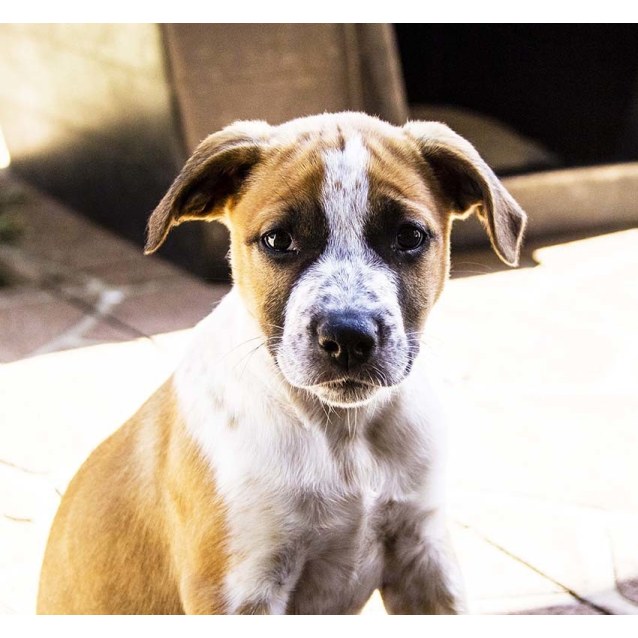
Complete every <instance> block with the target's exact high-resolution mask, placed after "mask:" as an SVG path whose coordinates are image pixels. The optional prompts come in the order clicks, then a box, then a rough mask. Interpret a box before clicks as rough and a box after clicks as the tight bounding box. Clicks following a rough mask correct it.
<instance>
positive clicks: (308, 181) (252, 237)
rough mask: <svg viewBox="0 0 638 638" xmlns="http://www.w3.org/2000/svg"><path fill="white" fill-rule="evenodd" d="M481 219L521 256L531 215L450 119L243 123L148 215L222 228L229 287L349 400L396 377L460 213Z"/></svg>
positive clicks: (312, 385)
mask: <svg viewBox="0 0 638 638" xmlns="http://www.w3.org/2000/svg"><path fill="white" fill-rule="evenodd" d="M473 210H476V211H477V212H478V213H479V215H480V216H481V218H482V220H483V221H484V223H485V226H486V228H487V230H488V233H489V235H490V238H491V240H492V244H493V246H494V248H495V250H496V251H497V253H498V254H499V256H500V257H501V258H502V259H503V260H504V261H506V262H507V263H510V264H512V265H513V264H515V263H516V261H517V258H518V250H519V245H520V240H521V236H522V232H523V227H524V223H525V215H524V213H523V212H522V211H521V209H520V208H519V207H518V205H517V204H516V203H515V202H514V200H513V199H512V198H511V197H510V196H509V194H508V193H507V192H506V191H505V190H504V188H503V187H502V185H501V184H500V182H499V181H498V180H497V179H496V177H495V176H494V174H493V173H492V171H491V170H490V169H489V168H488V167H487V166H486V165H485V163H484V162H483V161H482V160H481V158H480V157H479V156H478V154H477V153H476V151H475V150H474V148H473V147H472V146H471V145H470V144H469V143H468V142H467V141H466V140H464V139H462V138H460V137H459V136H458V135H456V134H455V133H453V132H452V131H451V130H450V129H448V128H447V127H446V126H444V125H442V124H438V123H431V122H430V123H426V122H413V123H410V124H408V125H406V126H405V127H403V128H397V127H394V126H391V125H389V124H386V123H384V122H381V121H379V120H377V119H376V118H372V117H368V116H366V115H363V114H360V113H341V114H335V115H322V116H315V117H309V118H303V119H300V120H293V121H292V122H289V123H287V124H283V125H281V126H278V127H271V126H269V125H267V124H266V123H264V122H239V123H236V124H234V125H232V126H230V127H228V128H226V129H224V130H223V131H221V132H220V133H217V134H214V135H212V136H210V137H209V138H208V139H207V140H205V141H204V142H203V143H202V144H201V145H200V146H199V148H198V149H197V150H196V151H195V153H194V155H193V156H192V157H191V159H190V160H189V161H188V163H187V164H186V166H185V168H184V170H183V171H182V173H181V174H180V175H179V176H178V178H177V179H176V181H175V183H174V184H173V186H172V187H171V189H170V190H169V192H168V193H167V194H166V196H165V197H164V199H163V200H162V202H161V203H160V205H159V206H158V208H157V209H156V210H155V212H154V213H153V215H152V217H151V219H150V222H149V238H148V244H147V252H153V251H154V250H156V249H157V248H158V247H159V246H160V245H161V243H162V242H163V240H164V238H165V237H166V235H167V233H168V231H169V230H170V228H171V226H174V225H177V224H179V223H181V222H182V221H185V220H188V219H215V218H217V219H220V220H222V221H224V223H226V225H227V226H228V228H229V229H230V232H231V263H232V270H233V277H234V280H235V283H236V284H237V285H238V286H239V288H240V290H241V292H242V295H243V297H244V299H245V301H246V303H247V306H248V308H249V310H250V311H251V312H252V313H253V315H254V316H255V317H257V319H258V321H259V323H260V325H261V328H262V330H263V333H264V335H265V336H266V338H267V346H268V349H269V351H270V353H271V355H272V356H273V358H274V360H275V361H276V363H277V365H278V367H279V369H280V370H281V372H282V374H283V376H284V377H285V378H286V380H287V381H288V382H289V383H290V384H291V385H293V386H295V387H298V388H303V389H306V390H308V391H310V392H312V393H313V394H315V395H317V396H318V397H319V398H320V399H321V400H322V401H324V402H326V403H328V404H332V405H338V406H353V405H357V404H361V403H365V402H366V401H368V400H369V399H371V398H372V397H373V396H374V395H375V394H376V393H377V392H378V390H379V389H380V388H382V387H387V386H394V385H397V384H399V383H400V382H401V381H402V380H403V379H404V378H405V377H406V376H407V374H408V373H409V372H410V368H411V366H412V362H413V361H414V358H415V357H416V355H417V354H418V350H419V343H420V336H421V331H422V329H423V325H424V322H425V319H426V317H427V315H428V312H429V311H430V309H431V308H432V305H433V304H434V302H435V301H436V299H437V298H438V296H439V294H440V292H441V290H442V288H443V284H444V281H445V279H446V277H447V273H448V263H449V257H448V255H449V235H450V226H451V222H452V218H453V216H454V215H463V214H467V213H468V212H472V211H473Z"/></svg>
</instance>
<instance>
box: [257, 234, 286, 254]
mask: <svg viewBox="0 0 638 638" xmlns="http://www.w3.org/2000/svg"><path fill="white" fill-rule="evenodd" d="M261 241H262V243H263V244H264V246H266V248H268V249H269V250H273V251H275V252H276V253H287V252H291V251H292V236H291V235H290V233H287V232H286V231H285V230H271V231H270V232H269V233H266V234H265V235H262V237H261Z"/></svg>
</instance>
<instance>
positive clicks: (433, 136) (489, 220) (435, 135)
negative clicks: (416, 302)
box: [404, 121, 527, 266]
mask: <svg viewBox="0 0 638 638" xmlns="http://www.w3.org/2000/svg"><path fill="white" fill-rule="evenodd" d="M404 130H405V131H406V132H407V134H408V135H409V136H411V137H412V138H413V139H414V140H415V141H416V143H417V145H418V147H419V150H420V152H421V156H422V157H423V159H424V160H425V161H426V162H427V163H428V164H429V165H430V166H431V168H432V170H433V171H434V175H435V177H436V178H437V179H438V180H439V182H440V184H441V186H442V188H443V193H444V195H445V196H446V197H448V198H449V201H450V203H451V206H452V212H453V213H455V214H457V215H466V214H469V213H472V212H476V213H477V215H478V217H479V219H480V220H481V222H482V223H483V225H484V226H485V228H486V230H487V234H488V235H489V238H490V241H491V243H492V247H493V248H494V251H495V252H496V254H497V255H498V256H499V257H500V258H501V259H502V260H503V261H504V262H505V263H506V264H509V265H510V266H516V265H517V264H518V256H519V252H520V246H521V240H522V238H523V231H524V230H525V223H526V221H527V215H525V213H524V212H523V210H522V209H521V207H520V206H519V205H518V204H517V203H516V202H515V201H514V198H513V197H512V196H511V195H510V194H509V193H508V192H507V191H506V190H505V187H504V186H503V184H501V182H500V181H499V179H498V178H497V177H496V175H495V174H494V172H493V171H492V169H491V168H490V167H489V166H488V165H487V164H486V163H485V162H484V161H483V158H481V156H480V155H479V154H478V152H477V150H476V149H475V148H474V147H473V146H472V145H471V144H470V143H469V142H468V141H467V140H466V139H465V138H463V137H461V136H460V135H458V134H457V133H455V132H454V131H453V130H452V129H450V128H449V127H448V126H446V125H445V124H442V123H440V122H417V121H415V122H408V123H407V124H406V125H405V126H404Z"/></svg>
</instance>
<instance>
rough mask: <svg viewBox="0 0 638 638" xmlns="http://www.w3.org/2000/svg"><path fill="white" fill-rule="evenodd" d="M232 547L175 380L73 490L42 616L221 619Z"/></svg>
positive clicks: (48, 571)
mask: <svg viewBox="0 0 638 638" xmlns="http://www.w3.org/2000/svg"><path fill="white" fill-rule="evenodd" d="M202 503H205V504H206V505H205V507H202ZM225 543H226V527H225V514H224V506H223V504H222V503H221V502H220V501H219V498H218V497H217V495H216V493H215V485H214V482H213V478H212V476H211V474H210V469H209V468H208V466H207V464H206V462H205V461H204V460H203V459H202V457H201V454H200V453H199V451H198V450H197V449H196V447H195V444H194V443H193V442H192V441H191V439H190V437H189V436H188V435H187V434H186V432H185V430H184V426H183V424H182V423H181V420H180V418H179V415H178V411H177V406H176V403H175V396H174V392H173V388H172V384H171V380H169V381H167V382H166V383H165V384H164V385H163V386H162V387H161V388H160V389H159V390H158V392H157V393H156V394H154V395H153V396H152V397H151V398H150V399H149V400H148V401H147V402H146V403H145V404H144V405H143V406H142V408H140V410H139V411H138V413H137V414H136V415H135V416H133V417H132V418H131V419H130V420H129V421H128V422H127V423H125V424H124V425H123V426H122V427H121V428H120V429H119V430H118V431H117V432H116V433H115V434H113V435H112V436H111V437H110V438H109V439H107V440H106V441H104V443H102V444H101V445H100V446H99V447H98V448H97V449H96V450H95V451H94V452H93V454H92V455H91V456H90V457H89V458H88V460H87V461H86V462H85V463H84V465H83V466H82V468H81V469H80V471H79V472H78V474H77V475H76V476H75V478H74V479H73V481H72V482H71V484H70V485H69V488H68V489H67V491H66V493H65V495H64V497H63V499H62V503H61V505H60V508H59V510H58V514H57V516H56V518H55V521H54V523H53V527H52V530H51V535H50V537H49V542H48V545H47V550H46V554H45V559H44V564H43V568H42V575H41V579H40V590H39V594H38V613H43V614H74V613H88V614H155V613H161V614H179V613H184V612H188V613H223V612H224V601H223V597H222V595H221V591H220V584H221V582H222V581H223V574H224V572H225V568H226V562H227V557H226V552H225ZM181 601H183V602H184V605H182V602H181Z"/></svg>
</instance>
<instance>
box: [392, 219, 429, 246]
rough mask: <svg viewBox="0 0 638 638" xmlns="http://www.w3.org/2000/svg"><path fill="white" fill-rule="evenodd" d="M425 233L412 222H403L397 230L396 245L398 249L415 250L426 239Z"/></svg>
mask: <svg viewBox="0 0 638 638" xmlns="http://www.w3.org/2000/svg"><path fill="white" fill-rule="evenodd" d="M427 238H428V235H427V233H426V232H425V231H424V230H422V229H421V228H419V227H418V226H415V225H414V224H404V225H403V226H401V227H400V228H399V230H398V231H397V236H396V247H397V249H398V250H403V251H407V250H416V249H417V248H420V247H421V246H422V245H423V244H424V243H425V241H426V240H427Z"/></svg>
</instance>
